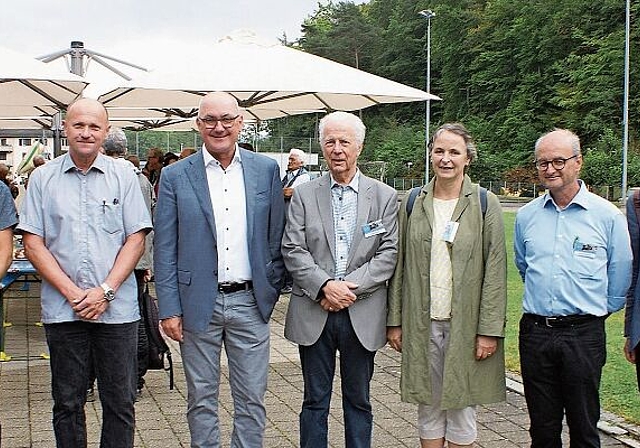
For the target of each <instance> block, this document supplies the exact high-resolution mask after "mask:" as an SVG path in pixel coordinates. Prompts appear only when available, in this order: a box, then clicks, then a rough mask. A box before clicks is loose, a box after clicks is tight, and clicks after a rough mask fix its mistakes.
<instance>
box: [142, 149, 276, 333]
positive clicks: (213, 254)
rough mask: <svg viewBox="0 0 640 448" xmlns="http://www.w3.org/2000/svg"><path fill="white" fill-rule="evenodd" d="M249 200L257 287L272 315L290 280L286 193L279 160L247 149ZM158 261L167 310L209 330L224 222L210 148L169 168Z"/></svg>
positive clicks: (158, 216)
mask: <svg viewBox="0 0 640 448" xmlns="http://www.w3.org/2000/svg"><path fill="white" fill-rule="evenodd" d="M239 150H240V155H241V159H242V170H243V172H244V188H245V193H246V201H247V244H248V246H249V261H250V263H251V273H252V276H253V292H254V295H255V298H256V301H257V304H258V308H259V309H260V313H261V315H262V318H263V319H264V321H265V322H266V321H268V320H269V317H270V316H271V312H272V311H273V307H274V305H275V303H276V301H277V300H278V297H279V294H280V288H281V286H282V280H283V274H284V264H283V262H282V254H281V252H280V243H281V240H282V232H283V230H284V199H283V197H282V183H281V181H280V171H279V169H278V165H277V163H276V162H275V161H274V160H272V159H270V158H268V157H265V156H262V155H260V154H256V153H253V152H251V151H247V150H244V149H239ZM154 216H155V219H154V225H155V231H156V232H155V241H154V266H155V279H156V292H157V294H158V303H159V308H160V318H161V319H163V318H167V317H172V316H182V318H183V320H182V324H183V328H185V329H186V330H190V331H196V332H200V331H204V330H205V329H206V328H207V325H208V324H209V322H210V320H211V317H212V316H213V310H214V306H215V302H216V297H217V295H218V249H217V243H216V223H215V219H214V214H213V207H212V205H211V198H210V195H209V185H208V183H207V175H206V171H205V167H204V161H203V157H202V151H199V152H198V153H197V154H195V155H193V156H191V157H188V158H186V159H184V160H181V161H179V162H176V163H174V164H172V165H170V166H168V167H166V168H164V169H163V170H162V175H161V176H160V191H159V193H158V203H157V204H156V209H155V215H154Z"/></svg>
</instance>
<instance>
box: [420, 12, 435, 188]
mask: <svg viewBox="0 0 640 448" xmlns="http://www.w3.org/2000/svg"><path fill="white" fill-rule="evenodd" d="M418 14H419V15H420V16H422V17H424V18H425V19H426V20H427V93H429V94H431V19H432V18H433V17H435V16H436V13H435V12H433V11H431V10H430V9H423V10H422V11H420V12H419V13H418ZM424 118H425V119H424V121H425V124H424V147H425V159H424V160H425V167H424V183H425V184H426V183H427V182H429V125H430V122H431V98H427V103H426V112H425V117H424Z"/></svg>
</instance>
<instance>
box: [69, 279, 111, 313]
mask: <svg viewBox="0 0 640 448" xmlns="http://www.w3.org/2000/svg"><path fill="white" fill-rule="evenodd" d="M68 300H69V303H70V304H71V308H73V311H75V313H76V314H77V315H78V316H79V317H80V318H82V319H86V320H96V319H98V318H99V317H100V316H101V315H102V313H104V312H105V311H106V310H107V308H108V307H109V301H108V300H106V299H105V298H104V290H103V289H102V288H101V287H100V286H97V287H95V288H90V289H78V292H77V293H76V294H74V297H73V298H71V299H68Z"/></svg>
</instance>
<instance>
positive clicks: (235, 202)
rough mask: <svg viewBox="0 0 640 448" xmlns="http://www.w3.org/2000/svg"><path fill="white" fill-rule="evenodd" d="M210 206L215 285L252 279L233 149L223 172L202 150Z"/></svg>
mask: <svg viewBox="0 0 640 448" xmlns="http://www.w3.org/2000/svg"><path fill="white" fill-rule="evenodd" d="M202 153H203V158H204V165H205V170H206V172H207V183H208V184H209V195H210V197H211V206H212V207H213V215H214V217H215V222H216V240H217V245H218V282H219V283H227V282H230V283H236V282H244V281H247V280H251V279H252V275H251V264H250V262H249V246H248V243H247V202H246V196H245V189H244V173H243V171H242V160H241V159H240V151H239V150H238V149H237V147H236V151H235V154H234V156H233V160H232V161H231V164H230V165H229V166H228V167H227V169H223V168H222V166H221V165H220V162H218V161H217V160H216V159H214V158H213V156H212V155H211V154H209V151H207V149H206V148H205V147H204V145H203V147H202Z"/></svg>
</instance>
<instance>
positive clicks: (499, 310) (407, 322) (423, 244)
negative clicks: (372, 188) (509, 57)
mask: <svg viewBox="0 0 640 448" xmlns="http://www.w3.org/2000/svg"><path fill="white" fill-rule="evenodd" d="M429 150H430V154H431V165H432V167H433V173H434V177H433V179H432V180H431V182H429V184H428V185H426V186H424V187H422V189H421V191H420V194H419V195H418V196H417V197H416V198H415V202H414V203H413V204H412V205H411V206H410V207H411V211H410V212H409V210H408V209H407V201H408V196H409V195H407V197H405V199H404V200H403V202H402V204H401V205H400V217H399V220H400V224H399V226H400V232H399V233H400V237H399V248H398V264H397V265H396V269H395V273H394V275H393V278H392V279H391V283H390V293H389V309H388V317H387V325H388V329H387V338H388V340H389V345H391V347H392V348H394V349H395V350H397V351H399V352H402V378H401V381H400V384H401V394H402V400H403V401H406V402H410V403H417V404H418V431H419V435H420V445H421V446H422V448H442V447H443V446H445V441H446V443H447V444H448V445H447V446H448V447H449V448H454V447H462V446H473V443H474V442H475V440H476V438H477V434H478V430H477V423H476V410H475V406H476V405H478V404H485V403H495V402H498V401H503V400H505V398H506V387H505V371H504V369H505V367H504V344H503V340H504V328H505V321H506V305H507V262H506V259H507V255H506V247H505V239H504V224H503V222H502V209H501V207H500V202H499V201H498V198H497V197H496V196H495V195H494V194H493V193H490V192H486V191H485V192H484V193H483V194H485V193H486V204H487V205H486V211H484V212H483V210H482V203H481V198H480V187H479V186H478V185H477V184H474V183H472V182H471V179H470V178H469V176H467V175H466V170H467V168H468V167H469V165H470V164H471V163H472V162H473V161H474V160H475V159H476V157H477V151H476V147H475V144H474V143H473V139H472V138H471V135H470V134H469V133H468V131H467V129H466V128H465V127H464V126H463V125H462V124H460V123H448V124H445V125H443V126H441V127H440V128H439V129H438V130H437V131H436V132H435V133H434V134H433V138H432V140H431V142H429ZM425 279H428V280H427V281H425Z"/></svg>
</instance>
